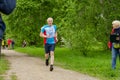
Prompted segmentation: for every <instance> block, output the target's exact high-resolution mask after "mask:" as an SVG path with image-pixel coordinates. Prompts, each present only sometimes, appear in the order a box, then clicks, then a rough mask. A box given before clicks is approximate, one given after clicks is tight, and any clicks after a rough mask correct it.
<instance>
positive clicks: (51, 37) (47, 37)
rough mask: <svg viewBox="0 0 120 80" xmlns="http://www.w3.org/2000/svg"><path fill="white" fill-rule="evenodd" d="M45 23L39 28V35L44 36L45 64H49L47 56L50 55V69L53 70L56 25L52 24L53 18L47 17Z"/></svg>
mask: <svg viewBox="0 0 120 80" xmlns="http://www.w3.org/2000/svg"><path fill="white" fill-rule="evenodd" d="M47 23H48V24H47V25H44V26H43V27H42V28H41V32H40V36H41V37H43V38H44V45H45V58H46V61H45V64H46V66H48V65H49V57H50V71H53V64H54V50H55V44H56V42H57V41H58V39H57V27H56V25H53V18H51V17H50V18H48V19H47Z"/></svg>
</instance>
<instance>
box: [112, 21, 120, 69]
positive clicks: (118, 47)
mask: <svg viewBox="0 0 120 80" xmlns="http://www.w3.org/2000/svg"><path fill="white" fill-rule="evenodd" d="M112 25H113V29H112V33H111V36H110V42H111V43H112V69H116V60H117V56H120V21H118V20H115V21H113V22H112Z"/></svg>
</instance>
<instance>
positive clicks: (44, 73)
mask: <svg viewBox="0 0 120 80" xmlns="http://www.w3.org/2000/svg"><path fill="white" fill-rule="evenodd" d="M2 53H4V54H5V55H6V57H7V59H8V60H9V62H10V64H11V67H10V70H9V71H8V73H7V74H8V75H9V77H6V80H11V79H10V76H11V75H16V76H17V80H98V79H96V78H93V77H90V76H87V75H82V74H80V73H77V72H74V71H70V70H65V69H62V68H59V67H56V66H55V67H54V71H53V72H50V71H49V67H47V66H45V64H44V61H42V60H41V59H38V58H34V57H29V56H27V55H25V54H20V53H18V52H15V51H13V50H2Z"/></svg>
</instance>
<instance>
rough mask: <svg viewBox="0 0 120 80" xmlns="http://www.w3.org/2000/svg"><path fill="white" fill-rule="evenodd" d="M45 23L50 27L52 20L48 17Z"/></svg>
mask: <svg viewBox="0 0 120 80" xmlns="http://www.w3.org/2000/svg"><path fill="white" fill-rule="evenodd" d="M47 23H48V25H49V26H52V23H53V18H51V17H49V18H48V19H47Z"/></svg>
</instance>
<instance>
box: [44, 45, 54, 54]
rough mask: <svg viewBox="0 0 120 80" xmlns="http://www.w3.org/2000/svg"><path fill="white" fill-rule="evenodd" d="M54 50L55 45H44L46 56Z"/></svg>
mask: <svg viewBox="0 0 120 80" xmlns="http://www.w3.org/2000/svg"><path fill="white" fill-rule="evenodd" d="M54 50H55V44H45V53H46V54H48V53H50V51H54Z"/></svg>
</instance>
